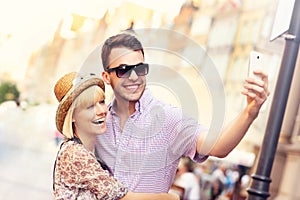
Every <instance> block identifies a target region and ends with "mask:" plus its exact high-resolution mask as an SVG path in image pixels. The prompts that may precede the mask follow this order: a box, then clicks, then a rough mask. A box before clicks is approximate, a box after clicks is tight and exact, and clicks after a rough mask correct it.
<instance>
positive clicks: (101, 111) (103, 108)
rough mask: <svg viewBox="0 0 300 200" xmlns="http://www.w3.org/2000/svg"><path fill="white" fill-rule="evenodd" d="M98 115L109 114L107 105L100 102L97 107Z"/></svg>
mask: <svg viewBox="0 0 300 200" xmlns="http://www.w3.org/2000/svg"><path fill="white" fill-rule="evenodd" d="M95 112H96V115H103V114H106V113H107V106H106V104H105V103H100V102H98V103H97V104H96V106H95Z"/></svg>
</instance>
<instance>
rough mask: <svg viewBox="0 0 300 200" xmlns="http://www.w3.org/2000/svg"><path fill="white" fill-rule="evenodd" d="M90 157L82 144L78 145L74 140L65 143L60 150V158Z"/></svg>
mask: <svg viewBox="0 0 300 200" xmlns="http://www.w3.org/2000/svg"><path fill="white" fill-rule="evenodd" d="M87 155H89V152H88V150H87V149H86V148H84V146H83V145H82V144H80V143H77V142H75V141H73V140H67V141H65V142H64V143H63V144H62V146H61V149H60V152H59V156H60V157H72V158H75V157H83V156H87Z"/></svg>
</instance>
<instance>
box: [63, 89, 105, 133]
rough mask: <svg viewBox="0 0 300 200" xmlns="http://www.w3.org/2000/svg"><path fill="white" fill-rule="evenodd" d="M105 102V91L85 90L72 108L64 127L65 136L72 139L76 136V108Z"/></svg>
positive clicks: (74, 101) (75, 100) (73, 103)
mask: <svg viewBox="0 0 300 200" xmlns="http://www.w3.org/2000/svg"><path fill="white" fill-rule="evenodd" d="M103 100H105V94H104V91H103V90H102V89H101V88H100V87H99V86H96V85H94V86H91V87H89V88H87V89H86V90H84V91H83V92H82V93H81V94H79V96H78V97H77V98H75V99H74V100H73V102H72V105H71V106H70V108H69V110H68V112H67V115H66V118H65V122H64V125H63V134H64V136H65V137H66V138H68V139H70V138H73V137H74V136H75V134H76V133H75V131H76V130H75V127H74V126H73V114H74V112H75V110H76V108H84V107H87V106H89V105H91V104H94V103H96V102H99V101H103Z"/></svg>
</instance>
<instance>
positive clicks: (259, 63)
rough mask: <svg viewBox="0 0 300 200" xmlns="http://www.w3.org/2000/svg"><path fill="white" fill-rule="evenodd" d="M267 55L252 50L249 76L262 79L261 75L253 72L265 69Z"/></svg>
mask: <svg viewBox="0 0 300 200" xmlns="http://www.w3.org/2000/svg"><path fill="white" fill-rule="evenodd" d="M265 59H266V58H265V56H264V55H263V54H262V53H260V52H257V51H251V52H250V56H249V64H248V77H251V78H258V79H261V77H260V76H258V75H255V74H254V73H253V71H254V70H262V71H264V67H265V66H264V65H265V63H266V62H265Z"/></svg>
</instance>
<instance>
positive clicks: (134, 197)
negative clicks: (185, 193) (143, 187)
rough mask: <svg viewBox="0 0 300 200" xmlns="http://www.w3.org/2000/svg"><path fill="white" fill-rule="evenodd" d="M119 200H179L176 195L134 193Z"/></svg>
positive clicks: (129, 193)
mask: <svg viewBox="0 0 300 200" xmlns="http://www.w3.org/2000/svg"><path fill="white" fill-rule="evenodd" d="M121 200H179V196H178V195H176V194H168V193H158V194H154V193H135V192H130V191H129V192H128V193H127V194H126V195H125V196H124V197H123V198H121Z"/></svg>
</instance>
